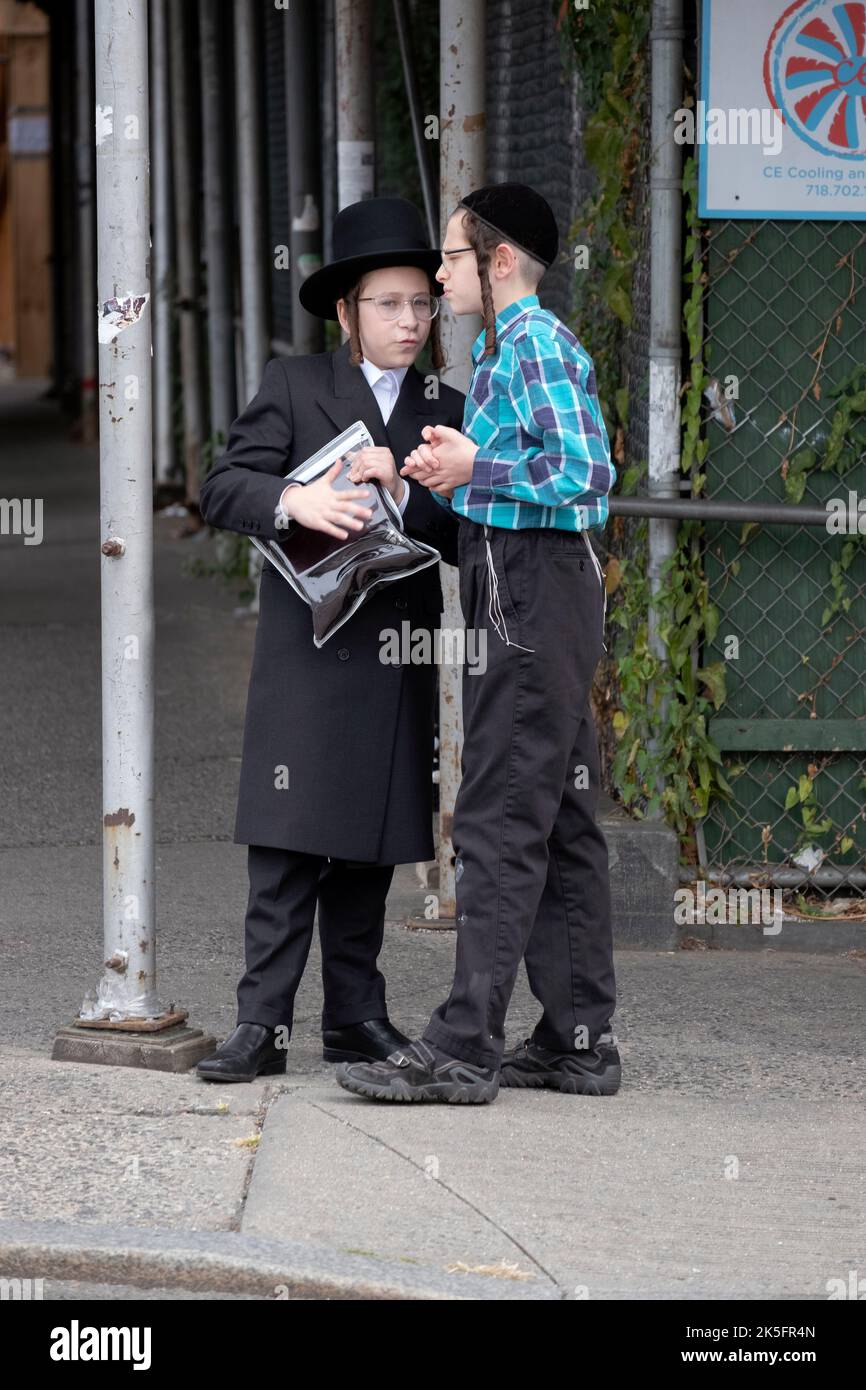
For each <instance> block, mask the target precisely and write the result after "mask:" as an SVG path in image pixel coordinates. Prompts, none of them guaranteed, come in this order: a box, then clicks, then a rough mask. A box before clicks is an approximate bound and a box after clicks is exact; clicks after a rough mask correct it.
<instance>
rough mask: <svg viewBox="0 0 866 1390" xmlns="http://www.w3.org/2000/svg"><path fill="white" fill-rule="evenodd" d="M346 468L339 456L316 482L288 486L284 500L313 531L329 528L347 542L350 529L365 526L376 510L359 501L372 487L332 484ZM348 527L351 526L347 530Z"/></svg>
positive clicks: (329, 533)
mask: <svg viewBox="0 0 866 1390" xmlns="http://www.w3.org/2000/svg"><path fill="white" fill-rule="evenodd" d="M342 468H343V460H342V459H337V461H336V463H334V464H332V466H331V467H330V468H329V469H328V471H327V473H324V474H323V475H322V477H321V478H317V479H316V481H315V482H314V483H306V484H305V485H304V486H302V487H299V486H298V485H297V484H294V485H290V486H289V487H287V488H286V489H285V490H284V492H283V494H282V498H281V501H282V503H283V506H284V508H285V509H286V511H287V512H288V514H289V516H290V517H292V519H293V520H294V521H297V522H298V524H299V525H301V526H306V528H307V530H309V531H325V532H326V533H327V534H328V535H329V536H339V538H340V540H341V541H344V540H345V539H346V537H347V536H348V535H349V530H351V531H362V530H363V529H364V526H365V524H366V523H367V522H368V521H369V519H370V517H371V516H372V515H373V511H372V508H370V507H363V506H360V505H359V503H358V501H357V499H358V498H359V497H369V495H370V489H369V488H366V487H359V488H352V489H351V491H348V492H346V491H343V492H340V491H339V490H338V489H337V488H334V487H332V486H331V483H332V481H333V479H334V478H337V477H339V474H340V472H341V471H342ZM345 527H348V528H349V529H348V530H345V529H344V528H345Z"/></svg>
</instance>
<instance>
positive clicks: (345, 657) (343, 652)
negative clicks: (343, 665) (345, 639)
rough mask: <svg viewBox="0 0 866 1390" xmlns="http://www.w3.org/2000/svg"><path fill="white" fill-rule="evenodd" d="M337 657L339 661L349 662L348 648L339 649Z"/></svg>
mask: <svg viewBox="0 0 866 1390" xmlns="http://www.w3.org/2000/svg"><path fill="white" fill-rule="evenodd" d="M337 656H338V657H339V658H340V660H341V661H348V660H349V648H348V647H341V648H340V650H339V651H338V652H337Z"/></svg>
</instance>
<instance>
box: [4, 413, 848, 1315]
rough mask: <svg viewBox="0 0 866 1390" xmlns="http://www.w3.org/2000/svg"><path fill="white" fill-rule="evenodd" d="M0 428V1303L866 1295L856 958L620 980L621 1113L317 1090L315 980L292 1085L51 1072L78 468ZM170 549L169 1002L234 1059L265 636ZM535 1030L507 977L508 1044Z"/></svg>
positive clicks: (165, 973)
mask: <svg viewBox="0 0 866 1390" xmlns="http://www.w3.org/2000/svg"><path fill="white" fill-rule="evenodd" d="M15 398H17V401H18V404H17V406H16V405H15V403H14V402H15ZM0 411H2V412H3V437H4V446H3V448H4V483H3V491H4V494H5V495H6V496H31V497H32V496H41V497H43V498H44V501H45V539H44V542H43V544H42V545H41V546H33V547H23V546H22V544H21V542H20V540H16V539H15V538H9V537H4V538H3V539H2V542H0V601H2V605H3V607H2V612H0V643H2V648H0V649H2V653H3V661H2V671H0V682H2V686H0V709H2V713H3V720H4V740H3V757H2V759H0V817H2V819H0V955H2V980H3V987H2V990H0V1277H21V1278H24V1277H31V1278H44V1279H45V1281H46V1284H45V1294H46V1297H50V1298H59V1299H62V1298H72V1297H77V1296H84V1297H87V1298H93V1299H113V1298H117V1297H127V1296H141V1291H145V1293H144V1296H150V1297H156V1298H196V1297H212V1298H217V1299H226V1298H280V1297H285V1296H289V1297H301V1298H353V1297H355V1298H358V1297H361V1298H371V1299H372V1298H437V1299H439V1298H470V1299H488V1298H489V1299H494V1298H505V1299H513V1298H520V1299H525V1298H529V1299H539V1298H541V1299H550V1298H553V1299H573V1298H574V1299H577V1298H582V1297H590V1298H605V1299H606V1298H616V1297H624V1298H633V1299H683V1298H686V1299H716V1298H720V1297H733V1298H740V1299H778V1298H782V1299H784V1298H792V1297H806V1298H814V1299H824V1298H826V1297H827V1281H828V1280H829V1279H833V1278H842V1279H845V1280H847V1278H848V1276H849V1272H850V1271H851V1270H859V1272H860V1275H861V1276H862V1275H863V1274H864V1273H866V1220H864V1216H866V1192H864V1170H863V1159H862V1153H863V1120H862V1116H863V1095H864V1090H866V1080H864V1078H866V1067H864V1052H866V1046H864V993H866V989H864V986H866V978H864V976H866V960H864V956H863V954H862V953H858V952H856V951H855V952H848V953H845V952H836V953H834V954H832V955H830V954H826V955H822V954H817V953H815V952H814V951H810V952H808V953H799V952H797V951H792V950H790V949H783V947H782V945H781V944H780V943H779V942H778V941H777V939H774V938H770V939H768V944H767V945H766V946H761V947H759V948H756V947H754V945H753V948H752V949H750V950H748V951H737V950H692V951H683V950H678V951H665V952H654V951H620V952H619V953H618V956H617V970H618V985H619V996H620V997H619V1007H618V1012H617V1015H616V1018H615V1027H616V1030H617V1033H618V1036H619V1038H620V1044H621V1052H622V1055H623V1062H624V1081H623V1088H622V1090H621V1092H620V1094H619V1095H618V1096H616V1097H613V1098H608V1099H596V1098H589V1097H586V1098H584V1097H567V1096H558V1095H548V1094H543V1093H521V1092H517V1093H511V1092H509V1091H502V1092H500V1095H499V1097H498V1099H497V1100H496V1102H495V1103H494V1104H493V1105H491V1106H489V1107H462V1106H461V1107H447V1106H412V1107H410V1106H388V1105H376V1104H372V1103H366V1102H364V1101H361V1100H359V1099H357V1098H355V1097H352V1096H350V1095H348V1094H347V1093H346V1092H343V1091H341V1090H340V1088H339V1087H338V1086H337V1085H336V1083H335V1082H334V1079H333V1072H332V1069H331V1068H329V1067H328V1066H327V1065H326V1064H325V1063H323V1061H322V1058H321V1043H320V1035H319V1026H320V1010H321V1000H320V984H319V962H318V954H317V947H314V950H313V954H312V955H311V958H310V964H309V967H308V971H307V974H306V978H305V980H304V983H303V986H302V988H301V991H300V993H299V996H298V1000H297V1006H296V1021H295V1030H294V1034H293V1038H292V1042H291V1046H290V1050H289V1054H288V1072H287V1075H286V1077H285V1078H278V1079H276V1080H274V1079H271V1080H269V1081H257V1082H256V1083H254V1084H253V1085H250V1086H243V1085H242V1086H216V1085H208V1084H206V1083H204V1082H201V1081H200V1080H199V1079H198V1078H197V1077H196V1076H195V1075H194V1074H186V1075H180V1076H172V1075H166V1074H160V1073H154V1072H145V1071H136V1070H134V1069H130V1068H114V1067H102V1066H88V1065H76V1064H71V1063H59V1062H52V1061H51V1060H50V1055H49V1054H50V1050H51V1044H52V1041H53V1037H54V1034H55V1032H56V1030H57V1028H58V1027H60V1026H61V1025H64V1024H67V1023H69V1022H70V1021H71V1020H72V1019H73V1017H74V1016H75V1014H76V1013H77V1010H78V1008H79V1006H80V1004H81V1001H82V999H83V997H84V994H85V993H86V992H87V991H88V990H92V989H94V988H95V985H96V983H97V981H98V979H99V974H100V961H101V922H100V872H99V855H100V848H99V840H98V831H99V823H100V814H101V804H100V758H99V738H100V696H99V548H98V539H99V537H98V483H97V467H96V458H95V453H94V452H93V451H82V450H80V449H78V448H77V447H76V446H72V445H70V444H69V443H68V442H66V441H65V440H64V438H63V436H62V433H61V431H60V430H59V427H58V422H57V419H56V415H55V408H54V407H53V406H52V405H50V404H47V403H41V402H38V401H36V399H35V396H34V393H33V391H32V389H28V390H24V389H22V388H12V394H11V395H10V394H9V388H7V394H6V395H5V397H3V398H0ZM178 528H179V523H178V522H177V521H169V520H166V519H161V520H160V521H159V522H158V524H157V532H158V547H157V608H158V614H157V632H158V646H157V652H158V656H157V738H158V745H157V769H158V789H159V796H158V805H157V836H158V846H157V861H158V903H159V954H158V960H159V990H160V996H161V999H162V1001H163V1003H165V1004H168V1003H177V1004H179V1005H181V1006H182V1007H184V1008H186V1009H188V1010H189V1013H190V1022H191V1023H193V1024H196V1025H199V1026H201V1027H203V1028H206V1029H207V1030H208V1031H210V1032H212V1033H214V1034H215V1035H216V1036H217V1037H220V1038H221V1037H223V1036H225V1035H226V1033H228V1032H229V1031H230V1029H231V1028H232V1026H233V1023H234V1007H235V999H234V990H235V986H236V983H237V979H238V976H239V974H240V972H241V970H242V966H243V940H242V923H243V912H244V907H245V903H246V878H245V851H244V849H243V848H242V847H241V846H237V845H233V844H232V843H231V828H232V821H233V816H234V799H235V793H236V787H237V777H238V768H239V761H238V758H239V752H240V731H241V721H242V717H243V707H244V699H245V693H246V680H247V672H248V669H249V660H250V655H251V651H252V640H253V636H254V631H255V622H254V619H250V618H241V619H238V618H236V617H235V616H234V615H233V608H234V598H233V595H232V594H231V593H230V592H229V591H227V590H224V589H222V588H220V587H219V586H217V585H214V584H211V583H209V582H207V581H203V580H198V579H193V578H189V577H187V576H185V575H184V573H183V565H184V562H185V560H186V558H187V557H188V556H191V555H194V554H204V553H205V552H206V550H207V542H204V543H201V542H198V541H189V540H188V541H179V540H177V539H176V538H175V532H176V531H177V529H178ZM422 909H423V890H422V889H421V886H420V884H419V883H418V881H417V879H416V877H415V874H414V871H413V869H412V868H411V866H407V867H404V868H402V869H401V870H400V872H399V874H398V876H397V878H396V880H395V888H394V892H393V894H392V897H391V900H390V903H389V916H390V918H391V920H390V921H389V924H388V927H387V930H386V940H385V947H384V951H383V956H382V962H381V964H382V969H383V971H384V973H385V975H386V977H387V979H388V987H389V1008H390V1012H391V1015H392V1017H393V1018H394V1020H395V1022H396V1023H398V1025H399V1026H401V1027H402V1028H403V1029H404V1030H405V1031H407V1032H409V1033H410V1034H412V1033H417V1032H418V1031H420V1029H421V1028H422V1027H423V1025H424V1023H425V1022H426V1020H427V1018H428V1017H429V1014H430V1011H431V1010H432V1008H433V1007H434V1006H435V1005H436V1004H437V1003H439V1002H440V1000H441V999H442V997H443V996H444V995H445V993H446V992H447V989H448V985H449V982H450V976H451V967H452V959H453V951H454V938H453V935H452V934H450V933H445V932H436V931H423V932H410V931H407V930H406V928H405V926H404V925H403V922H404V921H405V917H406V915H407V914H408V913H409V912H412V911H420V910H422ZM536 1012H537V1009H536V1005H535V1001H534V1000H533V999H532V997H531V995H530V994H529V991H528V988H527V985H526V981H525V978H524V977H523V976H521V979H520V981H519V984H518V988H517V991H516V993H515V998H514V1001H513V1005H512V1008H511V1011H510V1014H509V1038H510V1039H514V1040H516V1039H517V1038H519V1037H521V1036H524V1035H525V1034H526V1033H527V1032H528V1031H529V1029H530V1028H531V1026H532V1024H533V1022H534V1020H535V1017H536ZM473 1271H475V1272H473ZM148 1291H149V1292H148Z"/></svg>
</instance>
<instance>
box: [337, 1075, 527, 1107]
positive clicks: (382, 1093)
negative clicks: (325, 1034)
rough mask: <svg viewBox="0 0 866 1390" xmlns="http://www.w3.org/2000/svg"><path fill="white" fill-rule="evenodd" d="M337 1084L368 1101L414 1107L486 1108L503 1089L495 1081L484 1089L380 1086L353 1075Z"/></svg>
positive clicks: (344, 1077)
mask: <svg viewBox="0 0 866 1390" xmlns="http://www.w3.org/2000/svg"><path fill="white" fill-rule="evenodd" d="M337 1081H338V1082H339V1083H340V1085H341V1086H342V1087H343V1089H344V1090H346V1091H352V1092H353V1093H354V1094H355V1095H356V1096H366V1097H367V1099H368V1100H395V1101H399V1102H401V1103H403V1102H408V1103H410V1104H411V1103H412V1102H415V1103H418V1102H421V1103H423V1102H425V1101H427V1102H433V1101H438V1102H439V1103H442V1102H445V1103H447V1104H448V1105H486V1104H488V1103H489V1102H490V1101H492V1100H495V1099H496V1095H497V1092H498V1090H499V1085H498V1084H497V1083H496V1082H492V1081H491V1082H488V1083H487V1084H486V1085H484V1086H478V1087H476V1086H472V1087H469V1086H459V1087H456V1088H455V1087H453V1086H449V1085H435V1086H424V1087H417V1086H407V1085H406V1084H405V1083H401V1082H392V1083H391V1084H390V1085H388V1086H377V1085H375V1083H374V1082H372V1081H359V1080H358V1079H357V1078H355V1077H352V1076H338V1077H337Z"/></svg>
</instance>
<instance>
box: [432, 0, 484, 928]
mask: <svg viewBox="0 0 866 1390" xmlns="http://www.w3.org/2000/svg"><path fill="white" fill-rule="evenodd" d="M486 10H487V7H486V4H485V3H484V0H440V5H439V33H440V39H439V45H440V47H439V53H440V78H439V80H440V95H439V122H440V125H439V159H440V165H439V192H440V197H439V208H440V226H441V235H442V238H444V235H445V228H446V226H447V224H448V219H449V217H450V216H451V214H452V212H453V211H454V209H455V207H456V206H457V203H458V202H459V200H460V198H462V197H463V196H464V194H466V193H468V192H469V191H470V189H472V188H477V187H478V186H479V185H480V184H483V182H484V178H485V154H486V150H485V121H486V115H485V113H486V96H485V83H484V63H485V52H486V50H485V26H486ZM439 244H440V245H441V244H442V241H441V240H440V243H439ZM480 330H481V321H480V318H479V316H478V315H476V314H466V315H464V316H463V317H462V318H459V319H458V318H455V317H454V316H453V315H452V314H451V313H450V312H449V311H448V309H447V307H446V308H445V310H444V311H443V314H442V347H443V349H444V353H445V359H446V366H445V367H444V368H443V371H442V373H441V375H442V379H443V381H446V382H447V383H448V384H449V385H451V386H455V387H457V389H458V390H462V391H465V390H466V389H467V387H468V385H469V379H470V376H471V374H472V361H471V356H470V349H471V347H472V343H473V341H474V340H475V338H476V337H477V336H478V333H479V332H480ZM439 569H440V573H441V577H442V597H443V601H444V611H443V613H442V626H443V627H444V628H445V629H455V630H457V629H459V628H461V627H462V626H463V617H462V614H461V611H460V591H459V583H458V577H457V571H456V569H455V568H454V567H453V566H451V565H440V566H439ZM460 687H461V675H460V668H459V667H458V666H453V665H446V664H444V663H443V664H442V665H441V666H440V667H439V917H440V919H445V920H447V919H450V918H453V917H454V913H455V911H456V901H455V896H454V864H453V857H454V855H453V847H452V844H451V829H452V822H453V818H454V802H455V800H456V798H457V789H458V787H459V786H460V749H461V745H462V740H463V718H462V704H461V688H460Z"/></svg>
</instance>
